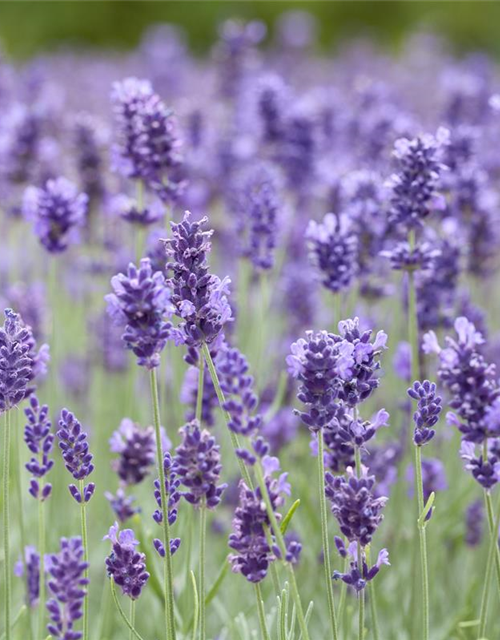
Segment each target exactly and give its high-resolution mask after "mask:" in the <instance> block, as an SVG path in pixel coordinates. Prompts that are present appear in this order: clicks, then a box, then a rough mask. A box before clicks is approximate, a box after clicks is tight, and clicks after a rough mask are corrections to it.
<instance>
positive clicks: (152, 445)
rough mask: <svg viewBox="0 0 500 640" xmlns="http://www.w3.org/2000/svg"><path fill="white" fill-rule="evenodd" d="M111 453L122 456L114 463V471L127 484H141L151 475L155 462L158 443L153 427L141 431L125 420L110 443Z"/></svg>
mask: <svg viewBox="0 0 500 640" xmlns="http://www.w3.org/2000/svg"><path fill="white" fill-rule="evenodd" d="M109 443H110V446H111V451H113V453H118V454H120V457H119V458H117V459H116V460H114V461H113V462H112V467H113V469H114V471H116V473H117V474H118V476H119V478H120V480H122V481H123V482H124V483H125V484H127V485H131V484H139V482H141V481H142V480H144V478H145V477H146V476H147V475H148V474H149V472H150V470H151V466H152V465H153V464H154V461H155V451H156V441H155V434H154V429H153V427H147V428H146V429H141V428H140V427H139V425H138V424H136V423H134V422H132V420H130V419H129V418H124V419H123V420H122V421H121V423H120V427H119V428H118V430H117V431H115V432H114V433H113V435H112V436H111V439H110V441H109Z"/></svg>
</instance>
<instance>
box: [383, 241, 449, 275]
mask: <svg viewBox="0 0 500 640" xmlns="http://www.w3.org/2000/svg"><path fill="white" fill-rule="evenodd" d="M380 255H381V256H382V257H383V258H388V260H389V262H390V265H391V268H392V269H394V270H395V271H420V272H422V271H431V270H432V269H433V267H434V266H435V265H436V263H437V260H438V259H439V257H440V256H441V251H440V250H439V249H437V248H436V247H435V246H434V245H432V244H431V243H429V242H419V243H417V244H416V245H415V246H414V247H410V245H409V243H408V242H399V243H398V244H396V246H394V247H393V248H392V249H386V250H384V251H381V252H380Z"/></svg>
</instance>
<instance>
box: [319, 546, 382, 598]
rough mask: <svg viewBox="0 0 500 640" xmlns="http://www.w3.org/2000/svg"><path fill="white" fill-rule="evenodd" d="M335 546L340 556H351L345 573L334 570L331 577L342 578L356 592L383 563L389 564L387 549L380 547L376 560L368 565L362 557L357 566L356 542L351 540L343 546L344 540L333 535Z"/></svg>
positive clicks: (362, 587)
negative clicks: (346, 545)
mask: <svg viewBox="0 0 500 640" xmlns="http://www.w3.org/2000/svg"><path fill="white" fill-rule="evenodd" d="M335 546H336V547H337V551H338V552H339V555H340V556H341V557H342V558H348V557H350V558H351V561H350V570H349V571H348V572H346V573H340V571H334V572H333V576H332V578H333V579H334V580H342V582H345V583H346V584H347V585H349V586H350V587H352V588H353V589H354V590H355V591H356V592H357V593H359V592H360V591H361V590H362V589H364V588H365V587H366V584H367V582H370V581H371V580H373V578H374V577H375V576H376V575H377V573H378V572H379V571H380V567H381V566H382V565H383V564H386V565H390V562H389V553H388V551H387V549H382V550H381V551H380V552H379V554H378V557H377V562H376V563H375V564H374V565H373V566H372V567H368V565H367V564H366V560H365V558H364V557H363V560H362V563H361V564H362V566H361V568H360V567H359V566H358V543H357V542H351V544H350V545H349V546H348V547H347V549H346V547H345V545H344V542H343V540H342V539H341V538H339V537H338V536H335Z"/></svg>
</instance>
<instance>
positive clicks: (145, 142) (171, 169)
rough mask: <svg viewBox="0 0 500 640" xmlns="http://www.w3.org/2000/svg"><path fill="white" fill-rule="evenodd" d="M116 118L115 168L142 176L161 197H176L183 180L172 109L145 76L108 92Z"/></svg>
mask: <svg viewBox="0 0 500 640" xmlns="http://www.w3.org/2000/svg"><path fill="white" fill-rule="evenodd" d="M111 101H112V103H113V112H114V116H115V122H116V144H115V146H114V147H113V154H114V164H115V168H116V169H117V170H118V171H119V172H120V173H121V174H122V175H124V176H125V177H127V178H137V179H140V180H143V181H144V182H145V183H146V184H147V185H148V186H149V187H151V188H152V189H154V190H155V191H156V193H157V194H158V196H159V197H160V198H161V199H162V200H163V201H167V202H168V201H171V200H172V199H176V198H177V197H178V196H179V195H180V193H181V192H182V190H183V188H184V186H185V184H184V182H183V181H182V180H180V179H178V169H179V167H180V165H181V164H182V156H181V154H180V146H181V141H180V139H179V137H178V133H177V124H176V121H175V118H174V116H173V113H172V112H171V111H170V110H169V109H167V107H166V106H165V104H164V103H163V102H162V101H161V99H160V98H159V96H158V95H157V94H156V93H154V91H153V88H152V86H151V84H150V83H149V82H148V81H147V80H138V79H137V78H126V79H125V80H123V81H122V82H115V83H114V84H113V90H112V93H111Z"/></svg>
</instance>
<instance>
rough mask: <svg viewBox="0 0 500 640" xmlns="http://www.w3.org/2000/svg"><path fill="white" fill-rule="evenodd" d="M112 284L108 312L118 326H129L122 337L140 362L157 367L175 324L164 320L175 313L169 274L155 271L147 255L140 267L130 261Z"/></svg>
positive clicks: (107, 298)
mask: <svg viewBox="0 0 500 640" xmlns="http://www.w3.org/2000/svg"><path fill="white" fill-rule="evenodd" d="M111 285H112V287H113V289H114V293H111V294H108V295H107V296H106V301H107V302H108V313H109V314H110V315H111V317H112V318H113V320H114V322H115V323H116V324H117V325H125V333H124V334H123V336H122V338H123V341H124V342H125V345H126V347H127V349H131V350H132V351H133V352H134V354H135V355H136V356H137V363H138V364H139V365H140V366H143V367H146V368H147V369H154V368H155V367H157V366H158V365H159V364H160V352H161V351H162V350H163V348H164V347H165V345H166V343H167V340H168V339H169V338H170V335H171V327H172V325H171V323H170V322H166V321H165V319H164V318H165V316H169V315H170V314H171V312H172V306H171V303H170V290H169V289H168V287H167V286H166V283H165V277H164V276H163V274H162V273H161V272H160V271H156V272H155V273H153V269H152V267H151V262H150V260H149V258H143V259H142V260H141V263H140V267H139V268H137V267H136V266H135V265H134V264H132V263H130V264H129V266H128V270H127V274H126V275H124V274H123V273H120V274H118V275H117V276H114V278H112V280H111Z"/></svg>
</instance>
